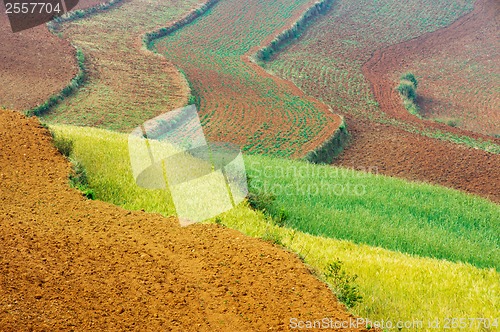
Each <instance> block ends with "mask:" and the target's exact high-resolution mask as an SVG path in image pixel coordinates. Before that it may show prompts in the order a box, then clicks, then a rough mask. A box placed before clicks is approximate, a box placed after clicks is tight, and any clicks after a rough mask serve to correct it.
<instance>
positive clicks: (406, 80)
mask: <svg viewBox="0 0 500 332" xmlns="http://www.w3.org/2000/svg"><path fill="white" fill-rule="evenodd" d="M417 87H418V81H417V78H416V77H415V75H413V74H412V73H404V74H403V75H401V78H400V82H399V85H398V87H397V90H398V92H399V94H400V95H401V98H402V99H403V104H404V106H405V108H406V109H407V110H408V112H410V113H411V114H413V115H415V116H417V117H419V118H421V115H420V110H419V108H418V106H417V104H416V100H417Z"/></svg>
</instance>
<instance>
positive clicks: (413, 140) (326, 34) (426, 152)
mask: <svg viewBox="0 0 500 332" xmlns="http://www.w3.org/2000/svg"><path fill="white" fill-rule="evenodd" d="M364 5H366V6H364ZM364 5H363V4H361V2H360V3H357V2H350V1H343V0H340V1H338V2H336V4H334V6H333V8H332V9H331V11H330V13H328V14H327V15H325V16H324V17H323V18H321V19H319V20H318V22H317V23H315V24H314V25H312V26H311V27H310V28H309V29H308V31H307V32H306V33H304V35H303V36H302V37H301V39H300V40H299V42H298V43H295V44H293V45H291V46H290V47H289V48H288V49H287V50H286V51H285V52H283V53H281V54H279V55H278V56H277V57H276V58H275V59H273V61H272V62H271V63H269V64H268V69H269V70H272V71H273V72H275V73H277V74H278V75H280V76H282V77H285V78H287V79H291V80H293V81H294V82H295V83H296V84H297V85H298V86H299V87H300V88H302V89H303V90H304V91H305V92H306V93H307V94H310V95H312V96H314V97H316V98H319V99H320V100H322V101H324V102H326V103H327V104H329V105H330V106H331V107H332V108H333V109H334V111H335V112H338V113H340V114H343V115H344V116H345V117H346V122H347V127H348V130H349V132H350V133H351V134H352V141H351V144H350V146H349V147H347V148H346V149H345V150H344V152H343V154H342V155H341V156H340V157H339V158H338V159H337V161H336V162H335V163H336V164H337V165H341V166H346V167H354V168H358V169H359V168H364V169H373V168H378V171H379V172H380V173H381V174H385V175H391V176H398V177H402V178H406V179H410V180H418V181H426V182H430V183H436V184H441V185H444V186H448V187H452V188H455V189H460V190H463V191H467V192H470V193H474V194H478V195H481V196H483V197H488V198H490V199H491V200H493V201H495V202H499V201H500V190H499V188H500V156H499V155H498V154H497V155H495V154H491V153H488V152H485V151H482V150H478V149H473V148H468V147H466V146H464V145H457V144H453V143H450V142H446V141H442V140H437V139H433V138H429V137H427V136H423V135H421V134H418V133H415V132H419V131H420V132H426V131H430V132H432V131H434V133H436V132H437V131H441V132H444V133H451V134H454V135H457V136H466V137H472V138H474V139H479V140H485V141H491V142H496V143H498V142H499V140H498V139H494V138H492V137H490V136H486V135H482V134H479V133H474V132H471V131H466V130H462V129H460V128H453V127H450V126H447V125H445V124H441V123H435V122H431V121H424V120H420V119H418V118H417V117H415V116H412V115H410V114H409V113H408V111H407V110H406V109H404V107H403V105H402V101H401V98H400V97H399V95H398V94H397V92H395V91H394V89H395V87H396V85H397V82H395V81H394V71H395V70H397V68H398V66H400V68H399V69H400V70H401V71H400V72H399V73H401V72H403V71H404V70H405V68H404V66H403V65H404V61H403V59H404V58H405V57H406V56H410V54H411V53H417V54H421V55H420V56H421V57H426V53H425V52H424V53H420V50H419V49H418V45H419V42H421V41H419V39H415V38H419V36H422V35H423V36H424V37H422V38H429V39H432V40H434V42H433V44H432V45H435V46H437V45H438V44H440V43H445V42H446V41H447V40H449V39H452V40H453V38H455V37H457V36H460V35H461V33H460V27H461V26H463V25H464V24H463V23H464V22H466V21H469V17H470V16H475V17H476V18H475V19H474V20H473V21H474V22H475V23H474V24H475V28H474V29H477V30H481V27H482V25H481V24H483V25H484V24H485V23H484V22H486V21H488V19H491V15H492V14H491V6H495V2H494V1H483V0H481V1H479V2H478V3H477V4H476V6H475V9H474V10H471V9H472V8H471V7H469V5H468V4H467V2H460V3H458V2H457V3H454V1H449V2H442V3H439V4H438V3H436V2H434V1H425V0H412V1H411V2H399V1H392V0H383V1H382V2H380V3H378V4H373V3H372V2H364ZM486 5H489V6H490V10H489V11H488V10H481V8H483V6H486ZM496 5H497V4H496ZM415 8H420V9H421V10H418V11H415V10H414V9H415ZM493 8H494V7H493ZM464 15H465V16H464ZM408 17H411V21H408V19H407V18H408ZM455 21H456V23H454V22H455ZM481 22H482V23H481ZM468 24H469V23H468ZM448 25H450V26H451V27H456V28H455V29H453V33H447V34H445V35H443V36H444V37H443V38H441V37H439V36H440V34H441V33H442V31H444V30H447V29H449V28H447V26H448ZM465 26H467V24H465ZM468 30H469V31H472V30H473V29H472V28H468ZM429 31H431V32H430V33H429ZM432 31H434V32H432ZM435 34H436V36H437V38H433V37H432V36H433V35H435ZM425 36H427V37H425ZM407 40H410V41H409V42H406V41H407ZM412 43H413V44H412ZM391 45H393V46H391ZM408 45H413V48H409V49H406V48H407V47H409V46H408ZM311 49H313V50H314V51H311ZM390 50H394V52H393V53H389V51H390ZM386 63H390V64H391V66H388V65H384V64H386ZM397 78H399V77H397ZM422 84H423V83H422ZM372 86H373V87H372ZM408 128H409V129H408Z"/></svg>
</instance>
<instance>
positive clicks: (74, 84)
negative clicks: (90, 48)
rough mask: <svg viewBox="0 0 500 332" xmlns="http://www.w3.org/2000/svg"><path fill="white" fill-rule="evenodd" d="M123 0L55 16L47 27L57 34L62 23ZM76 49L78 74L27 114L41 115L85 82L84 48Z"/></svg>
mask: <svg viewBox="0 0 500 332" xmlns="http://www.w3.org/2000/svg"><path fill="white" fill-rule="evenodd" d="M122 1H123V0H111V1H109V2H105V3H101V4H98V5H95V6H92V7H89V8H85V9H78V10H74V11H70V12H69V13H67V14H65V15H63V16H60V17H57V18H55V19H54V20H53V21H50V22H48V23H47V28H48V29H49V31H50V32H52V33H53V34H56V33H57V31H58V30H59V29H60V27H61V24H63V23H65V22H70V21H74V20H77V19H81V18H86V17H89V16H91V15H94V14H97V13H100V12H103V11H105V10H107V9H110V8H112V7H114V6H116V5H117V4H119V3H120V2H122ZM71 46H72V47H73V48H74V50H75V55H76V62H77V66H78V72H77V74H76V75H75V76H74V77H73V78H72V79H71V81H70V83H69V84H68V85H67V86H66V87H64V88H63V89H62V90H61V91H60V92H59V93H58V94H55V95H52V96H51V97H49V99H48V100H47V101H45V102H44V103H43V104H41V105H38V106H36V107H34V108H32V109H30V110H27V111H26V112H25V114H26V115H27V116H41V115H43V114H44V113H45V112H48V111H50V109H51V108H52V107H54V106H55V105H57V104H58V103H60V102H61V101H62V100H64V98H66V97H68V96H70V95H72V94H73V93H75V91H76V90H77V89H78V88H80V87H81V86H82V84H84V83H85V77H86V70H85V55H84V54H83V52H82V50H81V49H79V48H78V47H76V46H74V45H71Z"/></svg>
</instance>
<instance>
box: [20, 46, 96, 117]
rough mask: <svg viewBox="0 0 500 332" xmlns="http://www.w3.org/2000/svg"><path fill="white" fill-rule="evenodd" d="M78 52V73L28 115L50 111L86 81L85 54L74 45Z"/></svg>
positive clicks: (29, 111) (27, 112)
mask: <svg viewBox="0 0 500 332" xmlns="http://www.w3.org/2000/svg"><path fill="white" fill-rule="evenodd" d="M72 46H73V47H74V49H75V53H76V62H77V66H78V73H77V74H76V75H75V77H73V78H72V79H71V81H70V82H69V84H68V85H67V86H66V87H64V89H62V90H61V91H60V92H59V93H58V94H55V95H53V96H51V97H50V98H49V99H48V100H47V101H45V102H44V103H43V104H41V105H38V106H36V107H34V108H32V109H30V110H28V111H26V112H25V114H26V115H27V116H41V115H43V114H44V113H45V112H48V111H49V110H50V109H51V108H52V107H54V106H55V105H57V104H58V103H60V102H61V101H62V100H64V98H66V97H68V96H70V95H72V94H73V93H75V91H76V90H77V89H78V88H79V87H81V86H82V84H84V82H85V76H86V74H85V55H84V54H83V52H82V50H81V49H79V48H77V47H75V46H74V45H72Z"/></svg>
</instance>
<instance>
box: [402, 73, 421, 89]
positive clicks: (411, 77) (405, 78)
mask: <svg viewBox="0 0 500 332" xmlns="http://www.w3.org/2000/svg"><path fill="white" fill-rule="evenodd" d="M401 81H410V82H411V83H413V86H414V87H415V89H417V88H418V81H417V78H416V77H415V75H413V73H410V72H407V73H404V74H403V75H401Z"/></svg>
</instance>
